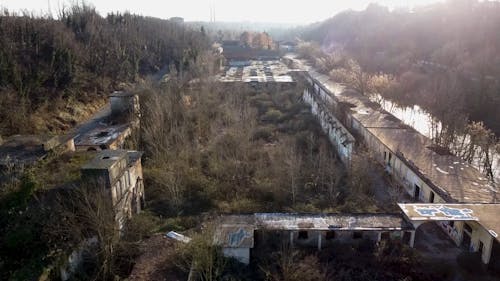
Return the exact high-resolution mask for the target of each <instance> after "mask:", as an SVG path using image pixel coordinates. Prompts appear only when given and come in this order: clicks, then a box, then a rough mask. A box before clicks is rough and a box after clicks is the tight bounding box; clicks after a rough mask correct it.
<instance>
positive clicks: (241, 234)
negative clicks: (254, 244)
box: [228, 228, 253, 247]
mask: <svg viewBox="0 0 500 281" xmlns="http://www.w3.org/2000/svg"><path fill="white" fill-rule="evenodd" d="M252 236H253V235H252V234H251V233H249V232H248V231H246V230H244V229H243V228H239V229H238V231H236V232H233V233H229V243H228V244H229V246H231V247H238V246H239V245H241V243H242V242H243V241H244V240H245V239H247V238H251V237H252Z"/></svg>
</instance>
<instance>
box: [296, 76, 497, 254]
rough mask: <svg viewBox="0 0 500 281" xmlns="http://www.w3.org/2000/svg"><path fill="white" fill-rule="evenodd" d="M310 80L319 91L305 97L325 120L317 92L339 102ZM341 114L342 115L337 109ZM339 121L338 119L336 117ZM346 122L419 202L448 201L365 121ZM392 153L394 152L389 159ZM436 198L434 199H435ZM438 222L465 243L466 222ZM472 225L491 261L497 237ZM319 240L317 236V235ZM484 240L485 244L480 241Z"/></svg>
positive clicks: (474, 241) (474, 239) (475, 240)
mask: <svg viewBox="0 0 500 281" xmlns="http://www.w3.org/2000/svg"><path fill="white" fill-rule="evenodd" d="M306 79H307V81H308V82H309V83H310V84H311V85H313V88H314V91H315V93H309V91H308V90H307V89H306V91H305V92H304V100H305V101H306V102H307V103H308V104H311V106H312V107H313V113H314V114H315V115H317V116H318V115H319V118H320V120H323V119H324V116H323V115H321V114H318V109H317V108H318V106H317V105H315V103H316V104H317V103H318V101H316V100H314V95H313V94H316V95H317V96H319V97H320V98H321V99H322V100H323V101H325V102H327V103H328V104H331V105H332V107H331V108H332V109H335V108H337V107H336V102H335V101H334V100H333V99H332V97H331V96H330V95H328V94H327V93H326V92H325V90H324V89H323V88H322V87H320V86H319V85H318V84H317V83H315V82H314V81H313V80H312V79H311V78H310V77H308V76H307V77H306ZM337 114H340V113H339V112H337ZM335 120H337V119H335ZM345 121H346V123H347V124H349V125H348V126H350V128H351V129H352V130H353V131H354V132H355V133H356V134H357V135H359V136H361V137H362V139H363V141H364V142H365V143H366V145H367V146H368V148H369V150H370V151H371V152H372V153H373V156H374V158H375V159H376V160H377V161H378V162H379V163H380V164H382V165H383V166H384V167H385V168H386V171H387V172H388V173H390V174H391V175H392V176H393V178H394V179H396V181H397V182H398V183H399V184H400V185H401V186H402V187H403V188H404V190H405V191H406V192H407V193H408V194H409V195H410V196H412V197H414V196H415V194H416V193H415V191H416V190H417V188H418V190H419V192H418V196H417V197H416V198H415V200H417V201H421V202H429V203H445V202H446V200H445V199H443V198H442V197H441V196H439V194H437V193H436V192H434V190H433V189H432V188H431V187H430V186H429V185H428V184H427V183H426V181H424V180H423V179H422V178H421V177H420V176H419V175H418V173H417V172H415V171H414V170H413V169H414V167H410V166H409V165H408V164H407V162H406V160H405V159H402V158H400V156H399V155H398V154H397V153H396V152H395V151H391V150H390V149H389V148H388V147H387V146H385V145H384V144H383V143H382V142H381V141H380V140H379V139H378V138H376V137H375V136H374V135H373V134H371V133H370V132H369V131H368V129H367V128H364V127H363V126H362V125H361V123H360V122H359V121H358V120H356V119H355V118H353V116H352V115H350V114H347V116H346V120H345ZM321 123H322V127H323V129H324V130H325V131H326V132H327V134H329V133H330V131H329V129H328V128H325V127H326V126H325V124H324V123H325V121H321ZM330 138H331V141H332V143H333V144H334V145H335V146H336V147H337V148H338V147H339V146H338V139H336V138H335V135H332V136H330ZM351 153H352V148H350V149H349V150H348V151H343V150H342V149H339V154H341V158H342V157H346V155H350V154H351ZM389 155H391V157H390V160H389ZM431 200H432V202H431ZM437 225H439V226H440V227H441V229H443V231H444V232H445V233H447V234H448V236H449V237H450V238H451V239H452V240H453V241H454V242H455V244H456V245H457V246H459V245H461V244H462V243H463V235H464V227H463V225H464V223H463V222H455V223H454V225H453V226H451V225H450V224H449V223H448V222H437ZM469 225H471V227H472V233H470V236H471V249H470V250H471V251H478V250H479V247H480V244H482V255H481V258H482V261H483V262H484V263H488V262H489V259H490V256H491V250H492V245H493V237H492V236H491V234H489V233H488V232H487V231H486V230H485V229H484V228H483V227H481V226H480V225H479V224H477V223H476V222H469ZM316 239H317V238H316ZM480 242H481V243H480Z"/></svg>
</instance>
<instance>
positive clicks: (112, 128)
mask: <svg viewBox="0 0 500 281" xmlns="http://www.w3.org/2000/svg"><path fill="white" fill-rule="evenodd" d="M109 101H110V102H109V107H110V112H109V114H108V115H106V116H103V117H101V118H100V119H98V120H94V122H93V124H92V125H91V126H89V128H88V129H87V130H85V132H83V133H81V134H78V135H77V136H76V137H75V147H76V149H77V150H86V151H91V150H96V151H99V150H105V149H120V148H123V145H124V143H125V140H126V139H127V138H128V137H129V136H130V135H131V134H132V132H133V130H134V129H135V128H138V127H139V120H140V105H139V96H138V95H136V94H132V93H128V92H114V93H112V94H111V95H109Z"/></svg>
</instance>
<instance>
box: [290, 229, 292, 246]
mask: <svg viewBox="0 0 500 281" xmlns="http://www.w3.org/2000/svg"><path fill="white" fill-rule="evenodd" d="M290 247H293V231H290Z"/></svg>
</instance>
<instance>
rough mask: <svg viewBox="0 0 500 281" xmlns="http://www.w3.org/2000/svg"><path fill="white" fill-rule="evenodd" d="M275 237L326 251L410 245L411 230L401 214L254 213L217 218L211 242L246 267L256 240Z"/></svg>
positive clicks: (412, 237)
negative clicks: (341, 246)
mask: <svg viewBox="0 0 500 281" xmlns="http://www.w3.org/2000/svg"><path fill="white" fill-rule="evenodd" d="M270 236H274V237H277V238H278V239H279V240H281V241H285V242H287V243H289V244H290V245H292V246H293V245H297V246H306V247H317V248H318V250H321V249H322V248H327V247H329V246H330V245H332V243H337V242H348V243H356V242H357V241H362V240H364V241H366V240H368V241H371V242H372V243H377V242H379V241H380V240H383V239H404V240H405V241H406V243H409V244H410V245H413V241H414V237H415V229H414V227H413V225H412V224H411V223H409V222H408V221H407V220H405V219H404V218H403V216H402V215H401V214H289V213H256V214H249V215H226V216H221V217H220V218H219V221H218V227H217V229H216V232H215V237H214V240H215V242H216V243H217V244H219V245H220V246H221V247H222V250H223V253H224V255H225V256H226V257H232V258H235V259H237V260H238V261H240V262H242V263H244V264H249V263H250V259H251V250H252V249H253V248H254V247H256V246H259V245H255V237H257V238H259V239H257V240H260V241H263V240H268V239H269V237H270Z"/></svg>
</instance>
